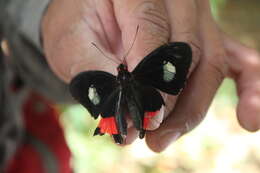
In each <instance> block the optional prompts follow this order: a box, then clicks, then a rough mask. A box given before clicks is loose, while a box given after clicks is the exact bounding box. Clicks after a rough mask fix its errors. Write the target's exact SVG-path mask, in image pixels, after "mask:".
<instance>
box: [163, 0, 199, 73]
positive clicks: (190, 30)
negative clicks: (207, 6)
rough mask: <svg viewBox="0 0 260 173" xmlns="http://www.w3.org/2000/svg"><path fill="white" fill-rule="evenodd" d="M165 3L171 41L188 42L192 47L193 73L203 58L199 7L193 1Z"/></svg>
mask: <svg viewBox="0 0 260 173" xmlns="http://www.w3.org/2000/svg"><path fill="white" fill-rule="evenodd" d="M165 3H166V9H167V12H168V16H169V20H170V30H171V36H170V40H171V41H173V42H177V41H181V42H186V43H188V44H189V45H190V46H191V48H192V65H191V68H190V71H191V72H192V71H193V70H194V69H195V67H196V65H197V64H198V63H199V60H200V56H201V48H200V47H201V45H200V42H199V39H198V27H197V26H198V20H197V16H198V12H197V6H196V4H195V2H194V1H193V0H191V1H183V0H165ZM187 11H188V12H187Z"/></svg>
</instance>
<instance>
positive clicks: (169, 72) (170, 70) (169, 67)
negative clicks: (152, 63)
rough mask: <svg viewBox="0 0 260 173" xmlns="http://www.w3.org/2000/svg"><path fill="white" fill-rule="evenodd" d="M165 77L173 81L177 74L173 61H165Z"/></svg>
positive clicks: (167, 80) (166, 80) (165, 79)
mask: <svg viewBox="0 0 260 173" xmlns="http://www.w3.org/2000/svg"><path fill="white" fill-rule="evenodd" d="M163 64H164V65H163V79H164V81H165V82H171V81H172V80H173V79H174V76H175V74H176V68H175V66H174V65H173V64H172V63H171V62H167V61H164V62H163Z"/></svg>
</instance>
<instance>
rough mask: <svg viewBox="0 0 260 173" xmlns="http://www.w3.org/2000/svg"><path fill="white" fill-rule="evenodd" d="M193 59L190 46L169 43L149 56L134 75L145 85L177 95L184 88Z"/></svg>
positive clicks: (135, 70)
mask: <svg viewBox="0 0 260 173" xmlns="http://www.w3.org/2000/svg"><path fill="white" fill-rule="evenodd" d="M191 58H192V51H191V48H190V46H189V45H188V44H186V43H182V42H174V43H168V44H165V45H163V46H161V47H159V48H157V49H156V50H154V51H153V52H152V53H150V54H149V55H147V56H146V57H145V58H144V59H143V60H142V61H141V62H140V63H139V64H138V65H137V67H136V68H135V69H134V71H133V72H132V74H133V75H134V78H135V79H136V80H137V81H138V82H140V83H142V84H144V85H147V86H153V87H155V88H157V89H160V90H161V91H163V92H166V93H168V94H173V95H177V94H178V93H179V92H180V90H181V89H182V88H183V87H184V84H185V80H186V77H187V74H188V71H189V67H190V65H191Z"/></svg>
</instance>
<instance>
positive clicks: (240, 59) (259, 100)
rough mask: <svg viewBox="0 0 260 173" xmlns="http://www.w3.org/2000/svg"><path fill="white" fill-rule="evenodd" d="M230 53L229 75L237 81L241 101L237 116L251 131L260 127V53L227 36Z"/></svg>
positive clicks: (226, 40) (227, 47) (242, 124)
mask: <svg viewBox="0 0 260 173" xmlns="http://www.w3.org/2000/svg"><path fill="white" fill-rule="evenodd" d="M224 45H225V48H226V50H227V53H228V55H229V61H228V63H229V75H230V76H231V77H232V78H233V79H234V80H235V81H236V86H237V90H238V96H239V103H238V107H237V116H238V120H239V123H240V124H241V126H242V127H244V128H245V129H247V130H249V131H257V130H259V128H260V55H259V53H258V52H256V51H255V50H253V49H251V48H248V47H246V46H244V45H242V44H240V43H239V42H237V41H235V40H232V39H231V38H230V37H228V36H225V40H224Z"/></svg>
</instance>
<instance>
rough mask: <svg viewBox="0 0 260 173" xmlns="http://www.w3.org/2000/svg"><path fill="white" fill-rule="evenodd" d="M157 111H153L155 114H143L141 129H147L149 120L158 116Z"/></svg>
mask: <svg viewBox="0 0 260 173" xmlns="http://www.w3.org/2000/svg"><path fill="white" fill-rule="evenodd" d="M158 112H159V111H155V112H145V113H144V124H143V126H144V127H143V128H144V129H147V128H148V126H149V123H150V120H151V119H152V118H153V117H154V116H156V115H157V114H158Z"/></svg>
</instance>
